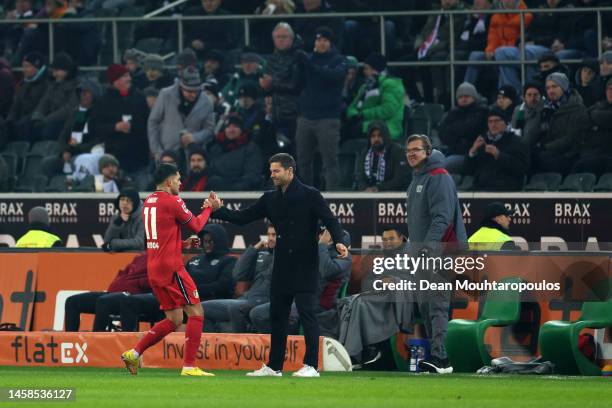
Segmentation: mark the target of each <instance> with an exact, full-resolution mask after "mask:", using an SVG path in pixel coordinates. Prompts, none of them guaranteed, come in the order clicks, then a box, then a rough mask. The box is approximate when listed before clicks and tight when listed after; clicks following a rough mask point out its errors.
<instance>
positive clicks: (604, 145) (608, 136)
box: [582, 100, 612, 153]
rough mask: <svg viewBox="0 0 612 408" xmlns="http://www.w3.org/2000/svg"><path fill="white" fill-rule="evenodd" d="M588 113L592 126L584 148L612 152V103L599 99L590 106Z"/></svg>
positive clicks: (587, 134)
mask: <svg viewBox="0 0 612 408" xmlns="http://www.w3.org/2000/svg"><path fill="white" fill-rule="evenodd" d="M588 114H589V126H590V128H589V131H588V132H587V133H586V136H585V138H584V142H583V144H582V150H591V151H593V150H596V151H598V152H606V153H612V103H609V102H608V101H607V100H604V101H599V102H597V103H596V104H595V105H593V106H591V107H590V108H589V111H588Z"/></svg>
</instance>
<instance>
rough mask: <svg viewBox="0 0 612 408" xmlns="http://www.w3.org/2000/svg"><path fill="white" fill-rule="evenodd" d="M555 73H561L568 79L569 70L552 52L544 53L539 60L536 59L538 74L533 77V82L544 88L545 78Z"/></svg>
mask: <svg viewBox="0 0 612 408" xmlns="http://www.w3.org/2000/svg"><path fill="white" fill-rule="evenodd" d="M555 72H561V73H562V74H565V75H566V76H567V77H568V78H569V77H570V73H569V69H568V68H567V66H565V65H564V64H562V63H561V60H560V59H559V57H557V56H556V55H555V53H554V52H552V51H546V52H545V53H544V54H542V56H541V57H540V58H538V73H537V74H536V75H534V77H533V80H534V81H537V82H539V83H540V84H541V85H542V86H544V82H546V78H548V76H549V75H550V74H552V73H555Z"/></svg>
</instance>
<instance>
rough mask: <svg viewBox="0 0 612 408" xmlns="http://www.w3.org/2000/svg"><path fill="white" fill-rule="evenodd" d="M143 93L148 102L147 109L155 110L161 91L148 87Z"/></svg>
mask: <svg viewBox="0 0 612 408" xmlns="http://www.w3.org/2000/svg"><path fill="white" fill-rule="evenodd" d="M142 93H143V94H144V96H145V100H146V101H147V107H148V108H149V111H152V110H153V107H154V106H155V102H157V98H158V97H159V89H157V88H153V87H152V86H147V87H146V88H145V89H143V90H142Z"/></svg>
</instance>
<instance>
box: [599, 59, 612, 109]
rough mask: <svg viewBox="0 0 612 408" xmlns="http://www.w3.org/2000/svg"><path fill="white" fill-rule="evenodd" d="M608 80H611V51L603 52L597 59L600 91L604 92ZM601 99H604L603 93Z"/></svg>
mask: <svg viewBox="0 0 612 408" xmlns="http://www.w3.org/2000/svg"><path fill="white" fill-rule="evenodd" d="M610 78H612V50H610V51H606V52H604V53H603V54H601V57H600V58H599V82H600V88H601V89H602V90H605V86H606V84H607V83H608V79H610ZM601 98H602V99H603V98H604V93H603V92H602V94H601Z"/></svg>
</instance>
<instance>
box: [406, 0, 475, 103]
mask: <svg viewBox="0 0 612 408" xmlns="http://www.w3.org/2000/svg"><path fill="white" fill-rule="evenodd" d="M439 6H440V7H441V9H442V10H445V11H449V10H463V8H464V6H463V2H461V1H460V0H442V1H441V2H440V4H439V5H438V4H437V3H432V9H437V8H438V7H439ZM451 18H452V21H453V27H454V28H455V31H454V36H455V44H456V43H457V42H458V41H459V38H460V35H461V27H463V24H464V22H465V18H466V15H465V14H455V15H452V16H451V15H448V14H446V15H441V14H439V15H433V16H429V17H428V18H427V22H426V23H425V26H424V27H423V29H422V30H421V32H420V34H419V35H418V36H417V38H416V39H415V40H414V45H413V50H414V51H413V52H412V54H411V55H410V56H409V57H408V58H409V59H410V60H412V61H446V60H448V59H449V52H450V24H451ZM411 71H412V72H413V74H414V75H415V76H418V78H420V79H421V82H422V83H423V91H424V95H423V98H424V100H425V101H427V102H434V89H437V91H438V94H439V95H440V94H445V93H447V92H448V91H447V89H450V86H449V84H447V83H446V82H447V81H446V78H448V76H449V75H448V73H447V72H446V71H447V69H446V68H445V67H439V68H438V67H424V68H418V69H416V70H411ZM434 78H435V80H434ZM453 86H454V85H453ZM407 88H408V95H410V97H411V98H413V99H416V100H421V99H422V98H421V97H420V93H419V91H418V89H417V87H416V80H415V78H414V77H412V78H410V79H409V80H408V81H407Z"/></svg>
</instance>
